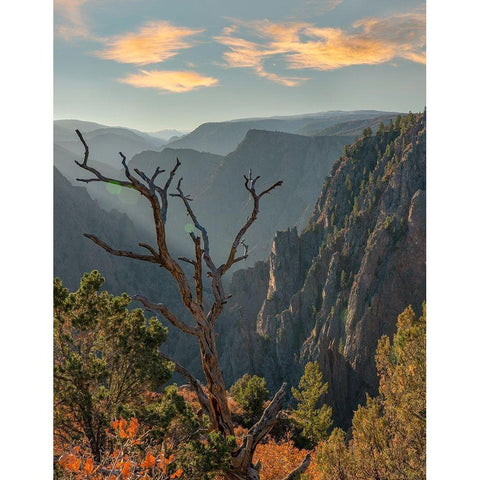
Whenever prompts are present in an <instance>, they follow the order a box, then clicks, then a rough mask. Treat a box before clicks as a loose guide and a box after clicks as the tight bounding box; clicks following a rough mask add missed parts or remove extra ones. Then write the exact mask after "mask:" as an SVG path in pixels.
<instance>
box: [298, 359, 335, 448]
mask: <svg viewBox="0 0 480 480" xmlns="http://www.w3.org/2000/svg"><path fill="white" fill-rule="evenodd" d="M327 392H328V383H327V382H324V381H323V374H322V372H320V367H319V365H318V363H317V362H308V363H307V364H306V365H305V371H304V374H303V376H302V378H301V379H300V383H299V384H298V389H296V388H292V394H293V396H294V397H295V399H296V400H297V402H298V404H297V408H296V409H295V411H294V412H293V416H294V418H295V420H296V421H297V422H298V424H299V425H300V426H301V427H302V435H303V437H304V438H305V439H306V440H307V443H310V444H311V446H313V445H315V444H316V443H318V441H319V440H322V439H325V438H326V437H327V433H328V430H329V429H330V427H331V426H332V419H331V417H332V407H330V406H328V405H326V404H323V405H322V406H321V407H319V400H320V398H321V397H322V396H323V395H325V394H326V393H327Z"/></svg>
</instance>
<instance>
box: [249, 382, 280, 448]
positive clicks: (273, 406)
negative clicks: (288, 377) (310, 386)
mask: <svg viewBox="0 0 480 480" xmlns="http://www.w3.org/2000/svg"><path fill="white" fill-rule="evenodd" d="M286 387H287V384H286V383H285V382H284V383H283V384H282V386H281V387H280V388H279V389H278V391H277V393H276V394H275V395H274V397H273V399H272V401H271V402H270V403H269V405H268V407H267V408H266V409H265V410H264V411H263V414H262V416H261V418H260V420H259V421H258V422H257V423H256V424H255V425H253V427H251V428H250V430H249V431H248V434H249V435H252V437H253V448H254V449H255V446H256V445H257V444H258V442H259V441H260V440H262V438H264V437H265V435H267V433H268V432H270V430H271V429H272V428H273V426H274V425H275V422H276V421H277V418H278V414H279V413H280V411H281V410H282V403H283V398H284V397H285V395H286V392H285V389H286Z"/></svg>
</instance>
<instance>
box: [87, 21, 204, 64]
mask: <svg viewBox="0 0 480 480" xmlns="http://www.w3.org/2000/svg"><path fill="white" fill-rule="evenodd" d="M201 32H203V30H195V29H192V28H188V27H177V26H175V25H172V24H171V23H169V22H167V21H156V22H149V23H147V24H146V25H144V26H143V27H141V28H140V29H139V30H138V31H137V32H134V33H126V34H124V35H118V36H115V37H112V38H109V39H106V40H105V45H106V47H105V48H104V49H103V50H100V51H97V52H95V55H97V56H98V57H100V58H103V59H107V60H115V61H116V62H120V63H134V64H137V65H148V64H152V63H160V62H163V61H165V60H167V59H168V58H171V57H174V56H175V55H177V54H178V52H179V50H183V49H186V48H190V47H191V46H192V45H193V44H192V43H191V42H188V41H186V38H187V37H191V36H192V35H196V34H199V33H201Z"/></svg>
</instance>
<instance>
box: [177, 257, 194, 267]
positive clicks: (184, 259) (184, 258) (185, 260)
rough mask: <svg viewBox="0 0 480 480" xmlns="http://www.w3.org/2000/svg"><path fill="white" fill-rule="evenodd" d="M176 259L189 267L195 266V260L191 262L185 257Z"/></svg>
mask: <svg viewBox="0 0 480 480" xmlns="http://www.w3.org/2000/svg"><path fill="white" fill-rule="evenodd" d="M178 259H179V260H181V261H182V262H186V263H190V264H191V265H194V266H195V260H191V259H190V258H186V257H178Z"/></svg>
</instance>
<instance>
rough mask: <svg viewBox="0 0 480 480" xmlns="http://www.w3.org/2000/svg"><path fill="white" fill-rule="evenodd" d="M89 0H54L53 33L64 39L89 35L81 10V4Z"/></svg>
mask: <svg viewBox="0 0 480 480" xmlns="http://www.w3.org/2000/svg"><path fill="white" fill-rule="evenodd" d="M89 1H90V0H54V8H55V17H56V18H55V33H56V35H58V36H60V37H63V38H64V39H66V40H73V39H74V38H76V37H83V38H87V37H91V33H90V29H89V27H88V24H87V21H86V20H85V18H84V15H83V12H82V6H83V5H84V4H86V3H88V2H89Z"/></svg>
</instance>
